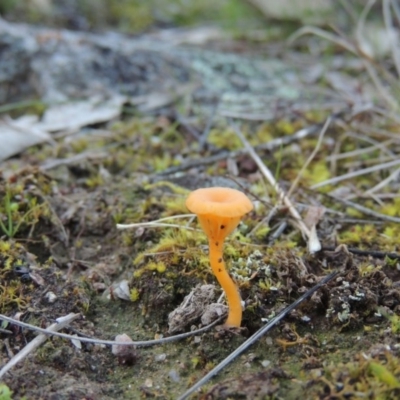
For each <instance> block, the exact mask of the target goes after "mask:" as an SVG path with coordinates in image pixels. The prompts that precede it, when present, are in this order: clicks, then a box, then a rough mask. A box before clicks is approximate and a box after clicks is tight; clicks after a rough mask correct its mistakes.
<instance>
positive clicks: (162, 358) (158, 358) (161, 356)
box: [154, 353, 167, 362]
mask: <svg viewBox="0 0 400 400" xmlns="http://www.w3.org/2000/svg"><path fill="white" fill-rule="evenodd" d="M166 358H167V355H166V354H165V353H162V354H157V355H156V356H155V357H154V361H157V362H162V361H165V360H166Z"/></svg>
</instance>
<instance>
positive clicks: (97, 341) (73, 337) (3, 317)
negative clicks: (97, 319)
mask: <svg viewBox="0 0 400 400" xmlns="http://www.w3.org/2000/svg"><path fill="white" fill-rule="evenodd" d="M69 315H71V314H69ZM74 315H76V316H77V317H76V318H78V316H79V315H80V314H74ZM67 317H68V316H67ZM62 318H66V317H62ZM62 318H58V319H57V320H60V319H61V320H62V321H60V323H57V324H53V325H55V326H60V325H61V322H63V319H62ZM74 319H75V318H74ZM0 320H4V321H7V322H10V323H11V324H14V325H17V326H21V327H22V328H26V329H29V330H31V331H36V332H41V333H43V334H44V336H45V338H46V335H49V336H58V337H62V338H64V339H68V340H74V341H77V340H79V341H80V342H85V343H94V344H105V345H107V346H112V345H121V346H135V347H149V346H154V345H157V344H165V343H169V342H174V341H177V340H181V339H186V338H188V337H190V336H195V335H199V334H200V333H204V332H206V331H208V330H209V329H210V328H212V327H213V326H215V325H217V324H218V322H220V321H221V320H222V318H218V319H217V320H215V321H214V322H212V323H211V324H209V325H207V326H205V327H203V328H200V329H196V330H194V331H191V332H185V333H181V334H179V335H175V336H168V337H166V338H161V339H154V340H138V341H135V342H118V341H114V340H103V339H94V338H87V337H81V336H76V335H67V334H66V333H60V332H57V331H55V330H50V327H51V326H53V325H51V326H50V327H49V328H47V329H44V328H39V327H38V326H35V325H31V324H27V323H26V322H22V321H18V320H16V319H14V318H10V317H7V316H6V315H3V314H0ZM62 327H64V326H62ZM62 327H61V328H62ZM61 328H59V329H61Z"/></svg>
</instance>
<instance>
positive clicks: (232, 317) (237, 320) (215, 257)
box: [209, 239, 242, 328]
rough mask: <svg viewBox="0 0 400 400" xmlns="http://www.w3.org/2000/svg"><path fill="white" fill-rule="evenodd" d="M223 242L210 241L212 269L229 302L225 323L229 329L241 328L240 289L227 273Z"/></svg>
mask: <svg viewBox="0 0 400 400" xmlns="http://www.w3.org/2000/svg"><path fill="white" fill-rule="evenodd" d="M223 246H224V243H223V242H221V243H220V242H216V241H215V240H211V239H210V240H209V253H210V264H211V269H212V271H213V272H214V275H215V276H216V278H217V280H218V282H219V284H220V285H221V286H222V289H224V291H225V295H226V300H227V302H228V307H229V311H228V318H227V320H226V322H225V326H227V327H238V328H239V327H240V324H241V322H242V302H241V300H242V299H241V297H240V293H239V290H238V288H237V287H236V285H235V283H234V282H233V280H232V278H231V277H230V276H229V274H228V272H227V271H226V267H225V262H224V259H223Z"/></svg>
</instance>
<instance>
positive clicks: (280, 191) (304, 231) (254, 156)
mask: <svg viewBox="0 0 400 400" xmlns="http://www.w3.org/2000/svg"><path fill="white" fill-rule="evenodd" d="M231 126H232V128H233V130H234V132H235V133H236V135H237V137H238V138H239V139H240V140H241V141H242V143H243V146H244V147H245V150H246V151H247V152H248V154H249V155H250V157H251V158H252V159H253V161H254V162H255V163H256V164H257V166H258V168H259V169H260V172H261V173H262V174H263V175H264V177H265V178H266V179H267V181H268V182H269V183H270V184H271V186H272V187H273V188H274V190H275V191H276V193H277V194H278V196H279V199H280V200H281V201H282V202H283V203H284V204H285V206H286V207H287V208H288V210H289V212H290V214H291V215H292V217H293V218H294V220H295V223H296V224H297V226H298V228H299V229H300V231H301V233H302V234H303V236H304V237H306V238H310V236H311V232H310V230H309V229H308V227H307V226H306V225H305V223H304V222H303V220H302V218H301V215H300V214H299V212H298V211H297V210H296V208H295V206H294V205H293V203H292V202H291V201H290V199H289V197H288V196H287V195H286V194H285V192H284V191H283V189H282V188H281V187H280V186H279V184H278V182H277V181H276V180H275V178H274V175H273V174H272V172H271V171H270V170H269V169H268V167H267V166H266V165H265V164H264V163H263V161H262V160H261V158H260V157H259V156H258V154H257V153H256V152H255V150H254V148H253V147H252V146H251V144H250V143H249V142H248V141H247V139H246V138H245V137H244V135H243V134H242V132H241V131H240V129H239V128H238V127H237V126H236V124H234V123H231Z"/></svg>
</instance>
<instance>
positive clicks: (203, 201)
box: [186, 187, 253, 327]
mask: <svg viewBox="0 0 400 400" xmlns="http://www.w3.org/2000/svg"><path fill="white" fill-rule="evenodd" d="M186 207H187V208H188V209H189V210H190V211H191V212H193V213H195V214H196V215H197V218H198V220H199V223H200V226H201V227H202V229H203V231H204V232H205V234H206V235H207V237H208V243H209V253H210V264H211V269H212V271H213V273H214V275H215V276H216V278H217V279H218V282H219V283H220V285H221V286H222V288H223V289H224V291H225V295H226V298H227V302H228V307H229V313H228V318H227V320H226V322H225V326H227V327H240V324H241V322H242V304H241V298H240V293H239V290H238V288H237V287H236V285H235V283H234V282H233V280H232V278H231V277H230V276H229V274H228V272H227V271H226V268H225V263H224V261H223V245H224V240H225V238H226V237H227V236H228V235H229V234H231V233H232V232H233V231H234V230H235V228H236V227H237V226H238V224H239V222H240V220H241V218H242V217H243V216H244V215H245V214H247V213H248V212H250V211H251V210H252V209H253V204H252V202H251V201H250V200H249V198H248V197H247V196H246V195H245V194H244V193H242V192H240V191H238V190H235V189H229V188H222V187H213V188H206V189H197V190H195V191H193V192H192V193H190V195H189V196H188V198H187V199H186Z"/></svg>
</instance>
